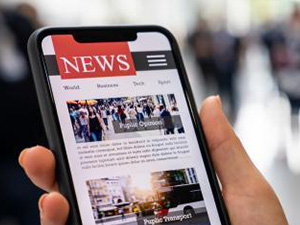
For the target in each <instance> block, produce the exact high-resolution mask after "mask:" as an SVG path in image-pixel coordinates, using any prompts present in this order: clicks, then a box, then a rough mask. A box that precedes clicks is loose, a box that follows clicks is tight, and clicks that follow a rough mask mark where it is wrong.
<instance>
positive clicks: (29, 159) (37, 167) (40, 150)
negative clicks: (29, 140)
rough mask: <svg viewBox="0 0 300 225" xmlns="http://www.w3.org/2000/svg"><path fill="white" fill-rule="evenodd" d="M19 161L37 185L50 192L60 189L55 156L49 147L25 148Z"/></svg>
mask: <svg viewBox="0 0 300 225" xmlns="http://www.w3.org/2000/svg"><path fill="white" fill-rule="evenodd" d="M19 163H20V165H21V166H22V167H23V169H24V170H25V173H26V174H27V176H28V177H29V179H30V180H31V181H32V182H33V183H34V184H35V185H36V186H38V187H39V188H41V189H43V190H45V191H48V192H50V191H58V187H57V183H56V178H55V164H56V163H55V158H54V155H53V153H52V152H51V151H50V150H49V149H47V148H44V147H41V146H36V147H32V148H27V149H24V150H23V151H22V152H21V154H20V156H19Z"/></svg>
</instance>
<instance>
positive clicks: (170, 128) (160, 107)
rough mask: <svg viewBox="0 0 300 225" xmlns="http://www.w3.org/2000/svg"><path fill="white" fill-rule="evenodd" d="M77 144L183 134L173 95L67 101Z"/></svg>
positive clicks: (178, 111)
mask: <svg viewBox="0 0 300 225" xmlns="http://www.w3.org/2000/svg"><path fill="white" fill-rule="evenodd" d="M67 106H68V109H69V114H70V120H71V123H72V129H73V131H74V136H75V140H76V142H77V143H84V142H94V141H104V140H115V139H124V138H136V137H145V136H149V135H150V136H155V135H172V134H181V133H184V132H185V131H184V127H183V125H182V121H181V117H180V109H179V108H178V104H177V101H176V98H175V95H174V94H166V95H150V96H149V95H148V96H137V97H120V98H107V99H88V100H72V101H68V102H67Z"/></svg>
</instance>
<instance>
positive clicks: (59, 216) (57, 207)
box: [39, 192, 69, 225]
mask: <svg viewBox="0 0 300 225" xmlns="http://www.w3.org/2000/svg"><path fill="white" fill-rule="evenodd" d="M39 209H40V217H41V224H42V225H64V224H66V222H67V219H68V214H69V204H68V202H67V200H66V199H65V198H64V197H63V196H62V195H61V194H59V193H57V192H52V193H50V194H44V195H42V196H41V198H40V200H39Z"/></svg>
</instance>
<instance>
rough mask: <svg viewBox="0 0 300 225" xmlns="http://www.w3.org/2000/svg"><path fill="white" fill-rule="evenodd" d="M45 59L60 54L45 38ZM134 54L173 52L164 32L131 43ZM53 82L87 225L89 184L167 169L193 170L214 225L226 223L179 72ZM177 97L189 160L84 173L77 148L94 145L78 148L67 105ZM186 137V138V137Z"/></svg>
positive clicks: (91, 221) (54, 78) (90, 214)
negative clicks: (69, 87)
mask: <svg viewBox="0 0 300 225" xmlns="http://www.w3.org/2000/svg"><path fill="white" fill-rule="evenodd" d="M42 47H43V52H44V55H53V54H55V51H54V48H53V44H52V40H51V37H50V36H48V37H46V38H45V39H44V40H43V42H42ZM129 47H130V50H131V51H164V50H170V49H171V46H170V44H169V41H168V39H167V38H166V37H165V36H164V35H162V34H160V33H142V34H139V35H138V39H137V40H136V41H134V42H130V43H129ZM158 80H170V81H171V83H169V84H168V85H164V86H160V85H159V84H158ZM140 81H143V82H144V83H145V85H144V86H134V85H133V82H140ZM111 83H117V84H118V87H114V88H105V89H104V88H102V89H99V88H98V87H97V84H111ZM50 84H51V88H52V92H53V96H54V101H55V104H56V108H57V113H58V117H59V121H60V127H61V129H62V130H63V132H62V133H63V139H64V142H65V146H66V151H67V157H68V161H69V165H70V169H71V174H72V179H73V182H74V188H75V192H76V197H77V201H78V205H79V210H80V215H81V218H82V222H83V224H84V225H87V224H95V220H94V217H93V212H92V209H91V203H90V198H89V195H88V187H87V185H86V181H87V180H91V179H99V178H105V177H114V176H122V175H128V174H132V175H134V174H135V173H136V172H137V173H139V172H142V173H147V172H148V173H151V172H155V171H166V170H175V169H183V168H190V167H194V168H195V170H196V174H197V176H198V180H199V183H200V187H201V191H202V194H203V197H204V202H205V205H206V208H207V212H208V216H209V220H210V223H211V224H212V225H221V222H220V219H219V216H218V212H217V209H216V205H215V203H214V199H213V194H212V191H211V188H210V185H209V181H208V177H207V174H206V170H205V167H204V163H203V159H202V156H201V152H200V149H199V145H198V142H197V137H196V135H195V132H194V128H193V124H192V120H191V117H190V113H189V110H188V107H187V103H186V100H185V97H184V93H183V89H182V87H181V83H180V79H179V74H178V72H177V70H176V69H168V70H155V71H137V75H136V76H124V77H108V78H103V77H101V78H88V79H69V80H66V79H65V80H62V79H61V78H60V76H50ZM64 85H79V86H80V90H65V89H64V88H63V86H64ZM160 94H175V98H176V101H177V104H178V109H179V112H180V116H181V119H182V123H183V127H184V129H185V134H184V135H185V136H186V138H187V141H188V145H189V149H190V152H191V153H190V154H191V156H190V157H186V158H179V159H177V160H170V161H167V163H166V162H152V163H148V164H146V165H145V166H141V165H140V164H133V165H129V166H122V167H109V168H99V169H90V170H82V169H81V166H80V160H79V157H78V154H77V152H76V151H77V147H78V146H80V145H89V144H93V143H83V144H78V143H76V141H75V137H74V133H73V129H72V124H71V121H70V116H69V111H68V107H67V104H66V102H67V101H68V100H85V99H101V98H114V97H127V96H128V97H134V96H145V95H160ZM181 135H182V134H181ZM154 137H155V136H151V137H139V138H132V139H131V140H145V139H152V138H154ZM120 141H121V140H109V142H120Z"/></svg>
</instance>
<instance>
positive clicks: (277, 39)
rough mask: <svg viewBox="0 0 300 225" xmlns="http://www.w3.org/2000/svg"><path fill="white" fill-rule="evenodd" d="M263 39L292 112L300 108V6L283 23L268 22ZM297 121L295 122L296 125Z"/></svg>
mask: <svg viewBox="0 0 300 225" xmlns="http://www.w3.org/2000/svg"><path fill="white" fill-rule="evenodd" d="M262 40H263V43H264V45H265V46H266V48H267V49H268V52H269V57H270V62H271V70H272V73H273V75H274V78H275V80H276V81H277V84H278V87H279V89H280V90H281V91H282V92H284V93H285V94H286V95H287V97H288V99H289V101H290V104H291V107H292V113H293V114H298V113H299V108H300V7H299V5H298V4H295V5H294V8H293V10H292V13H291V15H290V18H289V19H288V20H287V21H286V22H283V23H279V24H276V23H268V24H267V25H266V27H265V32H264V33H263V34H262ZM295 124H297V123H294V125H295Z"/></svg>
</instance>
